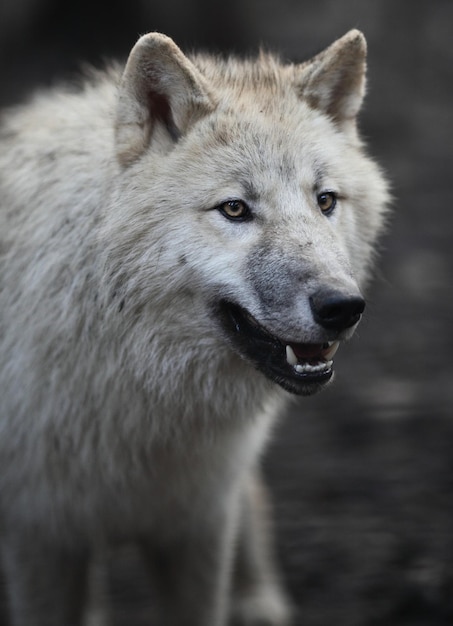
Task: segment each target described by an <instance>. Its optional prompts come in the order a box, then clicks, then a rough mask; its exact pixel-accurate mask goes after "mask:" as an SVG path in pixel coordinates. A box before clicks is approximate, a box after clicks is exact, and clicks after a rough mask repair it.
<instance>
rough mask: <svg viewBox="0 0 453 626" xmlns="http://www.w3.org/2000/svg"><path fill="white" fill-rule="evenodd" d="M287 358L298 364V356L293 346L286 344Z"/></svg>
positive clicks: (293, 363)
mask: <svg viewBox="0 0 453 626" xmlns="http://www.w3.org/2000/svg"><path fill="white" fill-rule="evenodd" d="M286 360H287V361H288V363H289V364H290V365H297V356H296V355H295V353H294V350H293V349H292V348H291V346H286Z"/></svg>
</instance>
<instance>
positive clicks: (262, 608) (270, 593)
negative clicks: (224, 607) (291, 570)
mask: <svg viewBox="0 0 453 626" xmlns="http://www.w3.org/2000/svg"><path fill="white" fill-rule="evenodd" d="M270 517H271V516H270V503H269V501H268V497H267V490H266V487H265V485H264V483H263V482H262V480H261V477H260V476H259V473H258V472H255V473H254V474H252V476H251V478H250V480H249V481H248V483H247V484H246V487H245V491H244V496H243V506H242V511H241V519H240V525H239V535H238V543H237V554H236V561H235V566H234V570H233V589H232V591H233V594H232V603H231V624H232V626H289V624H290V623H291V609H290V603H289V601H288V599H287V597H286V595H285V592H284V591H283V589H282V586H281V584H280V580H279V575H278V573H277V569H276V567H275V563H274V554H273V552H274V549H273V545H272V533H271V531H272V528H271V526H272V524H271V519H270Z"/></svg>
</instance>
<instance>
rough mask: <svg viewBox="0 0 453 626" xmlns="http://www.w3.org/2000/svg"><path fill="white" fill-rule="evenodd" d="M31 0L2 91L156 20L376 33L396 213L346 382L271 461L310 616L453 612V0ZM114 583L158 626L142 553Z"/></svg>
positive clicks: (369, 111) (441, 624)
mask: <svg viewBox="0 0 453 626" xmlns="http://www.w3.org/2000/svg"><path fill="white" fill-rule="evenodd" d="M23 4H25V3H23ZM29 4H30V14H32V13H31V11H32V8H34V11H35V12H34V13H33V14H32V15H33V16H34V17H33V20H34V21H33V22H32V21H30V20H28V23H27V19H26V17H27V14H24V16H22V21H21V19H19V18H17V20H16V22H14V29H15V30H14V29H13V26H11V27H10V28H9V29H8V30H7V29H5V30H4V31H3V33H2V37H0V41H2V42H3V44H0V53H2V54H0V70H1V72H2V76H3V87H2V89H1V92H0V102H1V103H3V104H6V103H10V102H14V101H16V100H18V99H20V98H21V97H22V96H23V95H25V94H26V92H27V91H29V90H30V89H31V87H32V86H35V85H36V84H43V83H46V82H49V81H50V80H53V79H54V78H55V77H58V76H60V75H65V74H67V73H70V72H71V71H73V69H74V67H75V60H76V59H77V60H79V59H83V58H88V60H97V59H98V55H100V54H101V53H103V52H104V53H106V54H111V53H115V54H116V53H124V54H125V52H126V48H127V47H130V44H131V43H132V42H133V41H134V40H135V38H136V36H137V34H138V33H139V32H144V31H146V30H151V29H159V30H162V31H165V32H167V33H168V34H170V35H172V36H174V37H175V38H176V39H177V41H178V42H180V43H181V44H183V45H189V46H192V45H194V47H198V44H203V45H205V46H206V47H208V48H216V47H218V48H219V49H221V50H227V49H231V48H233V49H235V50H236V51H239V52H241V51H245V50H252V49H256V47H257V46H258V45H259V44H260V43H265V44H266V45H267V46H269V47H271V48H273V49H279V50H281V51H282V53H283V54H284V55H285V56H287V57H289V58H293V59H294V58H296V59H297V58H299V59H302V58H304V57H306V56H307V55H310V54H311V53H313V52H316V51H318V50H320V49H321V48H323V47H325V46H326V45H328V44H329V43H330V42H331V41H332V40H333V39H335V38H336V37H337V36H340V35H341V34H343V33H344V32H345V31H346V30H348V29H349V28H352V27H359V28H362V29H363V30H364V32H365V34H366V35H367V38H368V42H369V51H370V62H369V69H370V86H369V94H368V99H367V105H366V108H365V111H364V114H363V116H362V118H361V126H362V129H363V131H364V134H365V136H366V137H367V140H368V143H369V144H370V146H371V151H372V153H373V154H374V155H376V157H377V158H378V160H379V161H380V162H381V163H382V165H383V167H384V168H385V170H386V171H387V172H388V174H389V177H390V179H391V181H392V185H393V193H394V197H395V199H394V210H393V217H392V219H391V222H390V224H389V230H388V234H387V235H386V237H385V238H384V240H383V242H382V250H381V257H380V261H379V271H378V273H377V276H376V278H375V280H374V283H373V284H372V285H371V288H370V291H369V294H368V305H367V311H366V317H365V320H364V322H363V324H362V325H361V327H360V329H359V331H358V332H357V335H356V337H355V338H354V340H353V341H352V342H351V343H350V345H349V346H347V347H346V348H345V349H343V350H342V351H341V352H340V353H339V354H338V356H337V358H336V368H337V376H336V380H335V382H334V383H333V385H332V386H331V387H330V388H329V389H328V390H327V391H325V392H324V393H323V394H321V395H319V396H317V397H315V398H310V399H303V400H298V401H295V403H294V405H293V406H292V407H291V409H290V410H289V412H288V415H287V416H286V417H285V419H283V420H282V422H281V424H280V426H279V428H278V429H277V431H276V438H275V440H274V442H273V444H272V446H271V448H270V450H269V454H268V455H267V457H266V462H265V469H266V474H267V476H268V482H269V484H270V485H271V488H272V492H273V499H274V504H275V525H276V534H277V540H278V552H279V557H280V560H281V563H282V565H283V572H284V577H285V580H286V582H287V585H288V587H289V589H290V592H291V596H292V598H293V601H294V603H295V605H296V607H297V619H296V625H295V626H326V625H327V624H338V625H339V626H355V625H357V626H378V625H379V626H405V625H410V626H446V625H448V624H452V623H453V593H452V592H453V497H452V492H453V484H452V483H453V454H452V453H451V450H453V417H452V408H453V385H452V383H451V377H452V374H453V369H452V366H451V352H452V350H453V331H452V323H453V297H452V293H451V292H452V276H453V245H452V243H451V240H452V238H453V211H452V209H451V207H450V204H449V201H450V198H451V191H452V184H451V177H452V172H453V155H452V147H451V146H452V145H453V136H452V135H453V125H452V124H451V98H452V95H453V76H452V67H453V64H452V61H453V59H452V57H453V48H452V47H451V25H452V24H453V4H452V3H449V2H447V1H442V0H433V1H432V2H430V3H427V2H423V1H422V0H420V1H418V0H417V1H411V2H409V1H408V0H401V1H400V2H398V3H396V2H394V1H393V0H382V1H381V2H379V3H358V2H356V1H355V0H344V1H342V2H335V0H303V1H301V2H298V3H296V2H294V1H292V0H283V1H282V2H277V1H276V0H266V1H265V2H261V4H259V3H258V0H248V1H247V2H245V3H243V2H239V0H234V1H233V0H232V1H231V2H230V3H228V6H227V5H223V4H222V3H218V7H219V12H220V13H216V11H215V10H214V9H212V5H216V3H212V4H210V5H209V6H210V7H211V8H209V7H208V4H207V3H206V2H204V1H203V0H197V1H194V2H193V3H192V5H191V6H192V7H193V8H192V9H191V11H190V14H187V12H186V13H184V6H185V5H184V3H183V2H180V1H179V0H172V1H169V2H166V3H161V4H160V3H153V7H148V6H147V5H146V4H145V3H144V2H140V0H134V2H128V3H122V2H121V1H116V2H113V3H111V6H110V4H109V11H110V13H109V15H110V18H111V23H109V25H108V26H107V25H104V26H103V27H101V24H102V20H105V15H106V14H105V11H103V10H102V6H103V3H102V2H100V3H98V5H99V9H98V10H97V11H96V14H95V15H94V16H92V19H90V20H84V19H83V11H86V10H88V9H87V3H86V2H78V3H73V2H69V3H68V4H67V5H66V4H65V11H67V13H66V14H65V16H64V17H62V13H61V8H58V7H59V6H62V5H58V3H57V2H56V1H55V0H29ZM18 6H19V5H18ZM104 8H105V7H104ZM131 8H132V13H131V12H130V11H131ZM3 10H4V9H3ZM181 11H182V13H181ZM123 12H128V16H129V17H128V19H126V18H125V17H124V15H125V13H124V15H123ZM0 15H1V13H0ZM5 15H6V14H5ZM175 15H176V16H179V18H180V19H178V18H177V17H175ZM5 19H6V18H5ZM5 19H4V20H3V22H2V20H0V29H1V28H2V27H1V24H6V21H5ZM55 20H59V21H58V24H57V22H55ZM120 24H121V28H120V27H119V25H120ZM138 24H140V25H138ZM27 29H28V30H27ZM98 33H100V35H99V37H97V34H98ZM22 35H23V36H22ZM5 42H6V43H5ZM8 42H9V43H8ZM7 45H9V46H10V48H8V52H7V47H6V46H7ZM2 46H3V47H2ZM101 48H102V49H101ZM111 583H112V597H113V601H114V605H115V626H145V624H147V621H146V601H145V588H146V583H145V581H144V579H143V577H142V576H141V574H140V571H139V568H138V565H137V564H136V562H135V561H134V559H133V558H132V556H131V554H130V553H129V552H122V553H120V554H119V555H117V557H116V558H115V559H114V560H113V562H112V568H111Z"/></svg>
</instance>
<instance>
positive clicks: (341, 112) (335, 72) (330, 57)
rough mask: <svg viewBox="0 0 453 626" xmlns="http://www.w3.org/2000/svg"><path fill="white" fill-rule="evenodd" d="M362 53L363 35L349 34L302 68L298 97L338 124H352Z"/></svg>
mask: <svg viewBox="0 0 453 626" xmlns="http://www.w3.org/2000/svg"><path fill="white" fill-rule="evenodd" d="M366 52H367V46H366V40H365V37H364V36H363V34H362V33H361V32H360V31H358V30H351V31H349V32H348V33H347V34H346V35H344V37H342V38H341V39H338V40H337V41H335V42H334V43H333V44H332V45H331V46H330V47H329V48H327V49H326V50H324V52H321V53H320V54H318V55H317V56H315V57H314V58H313V59H311V60H310V61H308V63H306V64H304V65H302V67H301V75H300V79H299V84H298V89H299V92H300V95H301V96H302V97H303V98H305V99H306V100H307V101H308V103H309V104H310V105H311V106H312V107H313V108H315V109H320V110H321V111H323V112H324V113H327V115H329V116H330V117H331V118H332V119H333V120H334V121H335V122H336V123H337V124H338V125H340V126H344V125H347V124H348V123H351V122H354V121H355V118H356V116H357V113H358V112H359V110H360V107H361V105H362V100H363V96H364V94H365V84H366Z"/></svg>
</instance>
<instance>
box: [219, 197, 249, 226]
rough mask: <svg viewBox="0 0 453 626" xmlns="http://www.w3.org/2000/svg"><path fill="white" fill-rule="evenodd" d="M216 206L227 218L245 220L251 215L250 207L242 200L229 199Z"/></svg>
mask: <svg viewBox="0 0 453 626" xmlns="http://www.w3.org/2000/svg"><path fill="white" fill-rule="evenodd" d="M217 208H218V210H219V211H220V213H222V215H224V216H225V217H226V218H227V219H229V220H233V221H237V222H245V221H246V220H249V219H251V217H252V213H251V211H250V209H249V208H248V206H247V205H246V204H245V202H242V200H229V201H228V202H223V203H222V204H220V205H219V206H218V207H217Z"/></svg>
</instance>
